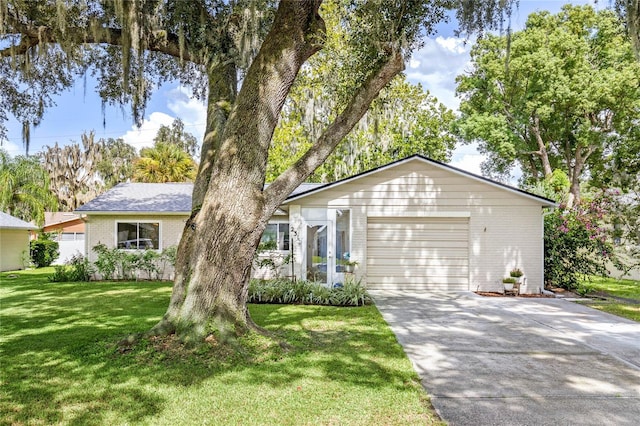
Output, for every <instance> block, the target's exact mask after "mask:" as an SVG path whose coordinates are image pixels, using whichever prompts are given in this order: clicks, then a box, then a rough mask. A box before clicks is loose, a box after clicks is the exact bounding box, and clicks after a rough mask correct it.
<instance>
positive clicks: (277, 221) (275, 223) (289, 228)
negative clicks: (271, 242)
mask: <svg viewBox="0 0 640 426" xmlns="http://www.w3.org/2000/svg"><path fill="white" fill-rule="evenodd" d="M268 225H278V231H276V239H277V238H278V232H279V230H280V225H287V231H289V248H287V249H282V250H281V249H280V248H277V249H275V250H268V251H279V252H289V251H291V224H290V223H289V221H288V220H285V219H281V220H270V221H269V222H267V226H268ZM265 231H266V228H265ZM263 234H264V232H263ZM260 241H261V242H262V236H261V237H260ZM282 244H283V246H284V241H282Z"/></svg>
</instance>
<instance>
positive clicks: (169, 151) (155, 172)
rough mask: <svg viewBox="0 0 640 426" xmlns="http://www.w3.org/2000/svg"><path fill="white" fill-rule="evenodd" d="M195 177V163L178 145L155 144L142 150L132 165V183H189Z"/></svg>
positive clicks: (169, 143) (168, 143)
mask: <svg viewBox="0 0 640 426" xmlns="http://www.w3.org/2000/svg"><path fill="white" fill-rule="evenodd" d="M195 177H196V162H195V161H193V158H191V156H190V155H189V153H188V152H186V151H184V150H182V148H181V147H180V145H176V144H174V143H171V142H164V141H163V142H156V143H155V144H154V145H153V147H151V148H143V149H142V150H141V151H140V158H138V159H136V160H135V162H134V163H133V181H134V182H155V183H164V182H190V181H193V179H194V178H195Z"/></svg>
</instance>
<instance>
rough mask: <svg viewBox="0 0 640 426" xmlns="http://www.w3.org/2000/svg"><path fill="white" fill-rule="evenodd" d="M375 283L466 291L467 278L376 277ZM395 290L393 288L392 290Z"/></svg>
mask: <svg viewBox="0 0 640 426" xmlns="http://www.w3.org/2000/svg"><path fill="white" fill-rule="evenodd" d="M375 279H376V283H379V284H381V285H412V286H416V285H420V286H423V288H424V289H425V290H428V289H429V288H428V287H425V286H440V287H448V289H449V290H451V289H452V287H453V288H454V289H455V288H456V287H459V286H464V287H465V290H466V285H467V278H466V277H447V278H446V279H443V278H442V277H398V276H376V277H375ZM376 288H385V287H376ZM393 289H395V288H393Z"/></svg>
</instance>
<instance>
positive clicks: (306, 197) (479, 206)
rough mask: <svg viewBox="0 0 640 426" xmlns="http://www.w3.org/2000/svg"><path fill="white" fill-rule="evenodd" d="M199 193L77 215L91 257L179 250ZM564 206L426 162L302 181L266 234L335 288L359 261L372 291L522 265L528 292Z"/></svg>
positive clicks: (132, 194) (131, 198)
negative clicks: (113, 249) (109, 249)
mask: <svg viewBox="0 0 640 426" xmlns="http://www.w3.org/2000/svg"><path fill="white" fill-rule="evenodd" d="M190 194H191V185H189V184H122V185H118V186H117V187H115V188H114V189H112V190H111V191H109V192H107V193H106V194H103V195H102V196H100V197H98V198H97V199H96V200H93V201H91V202H90V203H88V204H86V205H85V206H83V207H81V208H80V209H78V210H77V212H78V213H82V214H83V215H86V218H87V238H86V241H87V253H88V254H89V256H90V257H91V256H92V254H91V253H90V248H91V247H93V246H94V245H96V244H97V243H98V242H102V243H104V244H107V245H111V246H116V245H117V246H119V247H122V248H123V249H127V248H130V249H133V248H138V246H140V247H139V248H153V249H158V248H159V249H162V248H163V247H166V246H168V245H176V244H177V243H178V241H179V238H180V234H181V232H182V227H183V226H184V221H185V220H186V219H187V217H188V215H189V212H190V209H191V202H190ZM554 206H555V203H554V202H553V201H551V200H548V199H546V198H542V197H539V196H536V195H533V194H530V193H527V192H525V191H521V190H519V189H516V188H512V187H510V186H507V185H503V184H500V183H497V182H493V181H491V180H488V179H485V178H483V177H479V176H476V175H473V174H471V173H468V172H465V171H462V170H459V169H456V168H454V167H451V166H448V165H446V164H443V163H439V162H436V161H433V160H430V159H427V158H425V157H422V156H418V155H416V156H412V157H409V158H406V159H404V160H400V161H396V162H393V163H390V164H388V165H386V166H382V167H379V168H376V169H374V170H370V171H368V172H365V173H361V174H359V175H356V176H353V177H350V178H347V179H343V180H341V181H338V182H334V183H330V184H326V185H319V184H305V185H303V186H301V187H300V188H298V189H297V190H296V191H295V192H294V193H293V194H292V195H291V196H290V197H289V198H288V199H287V200H286V201H285V202H284V203H283V204H282V206H281V207H280V209H279V211H278V212H277V214H276V215H274V216H273V218H272V220H271V221H270V225H269V227H268V228H267V230H266V231H265V235H264V237H263V239H264V240H271V241H272V243H273V244H274V245H275V248H276V251H275V252H274V253H278V254H280V255H286V254H292V255H293V256H292V258H293V262H292V263H291V264H289V265H286V266H284V267H283V271H282V273H283V274H285V275H291V274H293V275H295V276H297V277H298V278H301V279H313V280H320V281H324V282H326V283H327V284H329V285H331V284H334V283H338V282H342V281H343V280H344V279H345V272H348V271H349V270H350V268H351V266H350V264H352V263H354V262H356V263H357V265H356V266H355V275H356V278H358V279H362V280H363V282H364V283H366V284H367V286H368V287H369V288H372V289H375V288H385V289H397V290H407V291H426V290H439V291H468V290H471V291H476V290H485V291H487V290H497V289H501V288H502V284H501V282H502V278H503V277H505V276H507V275H508V274H509V271H510V270H511V269H513V268H516V267H517V268H520V269H521V270H523V272H524V273H525V276H526V278H527V281H526V283H527V285H526V286H524V287H523V288H522V289H521V290H522V291H523V292H528V293H538V292H539V291H540V289H541V288H542V287H543V281H544V279H543V278H544V277H543V212H544V210H545V209H546V208H552V207H554ZM131 236H134V237H133V238H130V237H131ZM127 244H129V247H127ZM133 245H135V247H133ZM257 273H259V271H257Z"/></svg>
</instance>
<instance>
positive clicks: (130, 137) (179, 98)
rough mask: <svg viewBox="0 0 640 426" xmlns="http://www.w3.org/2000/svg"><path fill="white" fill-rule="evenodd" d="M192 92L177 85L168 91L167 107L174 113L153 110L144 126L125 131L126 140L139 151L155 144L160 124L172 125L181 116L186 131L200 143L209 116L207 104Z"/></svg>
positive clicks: (124, 137)
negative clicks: (195, 97)
mask: <svg viewBox="0 0 640 426" xmlns="http://www.w3.org/2000/svg"><path fill="white" fill-rule="evenodd" d="M190 95H191V93H190V92H189V91H188V89H186V88H184V87H176V88H174V89H171V90H169V91H168V92H167V93H166V99H167V101H166V102H167V109H169V111H171V112H172V113H173V114H175V116H174V115H169V114H166V113H164V112H158V111H155V112H152V113H151V114H149V117H148V118H146V119H145V120H144V121H143V123H142V126H140V128H138V127H137V126H135V125H134V126H132V128H131V130H129V131H128V132H127V133H125V134H124V135H123V136H122V138H123V139H124V141H125V142H126V143H128V144H130V145H132V146H134V147H135V148H136V149H137V150H138V151H140V149H141V148H146V147H149V146H152V145H153V139H154V138H155V137H156V134H157V133H158V130H159V129H160V126H170V125H171V123H173V120H175V119H176V118H180V119H181V120H182V122H183V123H184V128H185V131H187V132H189V133H191V134H192V135H194V136H195V137H196V139H197V140H198V142H199V143H202V139H203V138H204V128H205V123H206V118H207V109H206V107H205V105H204V104H203V103H202V102H200V101H199V100H197V99H194V98H192V97H191V96H190Z"/></svg>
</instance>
